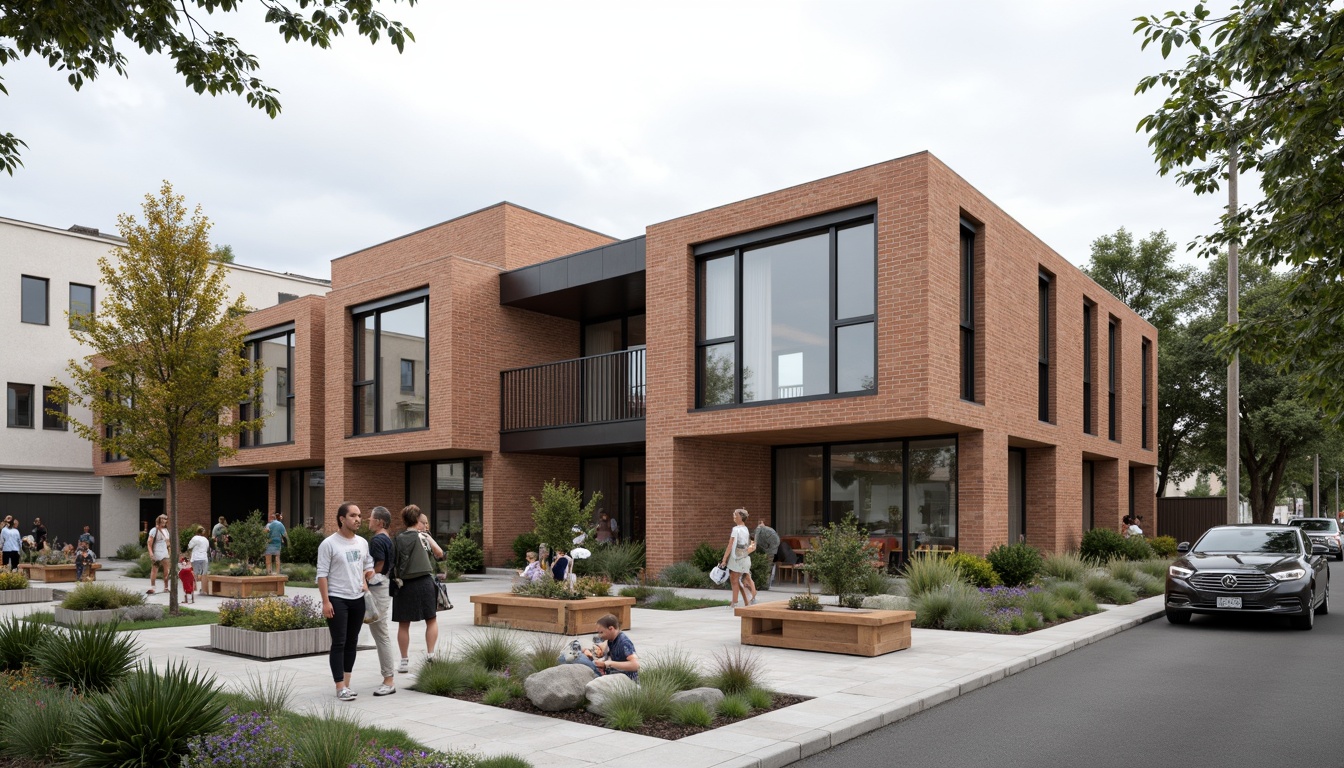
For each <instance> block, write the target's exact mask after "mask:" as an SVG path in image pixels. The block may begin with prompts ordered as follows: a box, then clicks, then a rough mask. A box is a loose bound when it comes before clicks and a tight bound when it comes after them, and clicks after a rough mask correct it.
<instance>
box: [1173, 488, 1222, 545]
mask: <svg viewBox="0 0 1344 768" xmlns="http://www.w3.org/2000/svg"><path fill="white" fill-rule="evenodd" d="M1226 522H1227V499H1226V498H1225V497H1223V496H1204V497H1190V496H1184V497H1172V498H1166V497H1159V498H1158V500H1157V535H1159V536H1170V537H1172V538H1173V539H1176V541H1177V542H1182V541H1188V542H1190V543H1191V544H1194V543H1195V540H1196V539H1198V538H1199V537H1200V536H1203V535H1204V532H1205V531H1207V530H1209V529H1210V528H1212V527H1213V526H1215V525H1222V524H1224V523H1226Z"/></svg>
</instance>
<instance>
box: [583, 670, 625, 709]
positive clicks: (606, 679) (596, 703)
mask: <svg viewBox="0 0 1344 768" xmlns="http://www.w3.org/2000/svg"><path fill="white" fill-rule="evenodd" d="M635 685H636V684H635V681H634V680H631V679H630V678H628V677H626V676H625V675H622V674H618V673H612V674H610V675H603V676H602V677H599V678H596V679H594V680H590V681H589V682H588V687H587V690H585V691H584V696H586V697H587V698H588V711H589V712H592V713H593V714H594V715H605V714H606V713H607V711H606V707H607V702H608V701H610V700H611V697H612V695H614V694H616V693H618V692H620V691H628V690H630V689H631V688H634V687H635Z"/></svg>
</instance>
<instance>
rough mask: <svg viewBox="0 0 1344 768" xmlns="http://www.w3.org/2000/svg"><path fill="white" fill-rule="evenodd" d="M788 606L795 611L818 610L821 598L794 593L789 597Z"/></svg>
mask: <svg viewBox="0 0 1344 768" xmlns="http://www.w3.org/2000/svg"><path fill="white" fill-rule="evenodd" d="M789 608H790V609H792V610H795V611H820V610H821V600H820V599H819V598H818V597H817V596H816V595H794V596H793V597H790V598H789Z"/></svg>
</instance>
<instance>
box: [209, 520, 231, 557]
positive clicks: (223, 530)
mask: <svg viewBox="0 0 1344 768" xmlns="http://www.w3.org/2000/svg"><path fill="white" fill-rule="evenodd" d="M210 538H211V539H213V540H214V542H215V551H216V552H218V553H219V556H220V557H223V556H224V551H225V549H226V548H227V545H228V543H229V521H228V520H226V519H225V518H224V516H223V515H220V516H219V522H217V523H215V527H214V528H211V529H210Z"/></svg>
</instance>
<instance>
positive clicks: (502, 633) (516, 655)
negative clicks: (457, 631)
mask: <svg viewBox="0 0 1344 768" xmlns="http://www.w3.org/2000/svg"><path fill="white" fill-rule="evenodd" d="M461 642H462V654H461V657H460V658H461V659H462V660H463V661H465V662H467V663H468V664H473V665H475V666H478V667H481V668H483V669H486V670H489V671H491V672H502V671H503V670H505V669H508V668H510V667H516V666H518V662H520V661H522V658H523V651H522V648H521V647H520V645H519V642H518V636H517V635H516V634H514V632H513V631H511V630H508V629H502V628H499V627H491V628H486V629H480V630H477V631H475V632H472V633H471V634H468V635H467V636H466V637H464V638H462V641H461Z"/></svg>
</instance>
